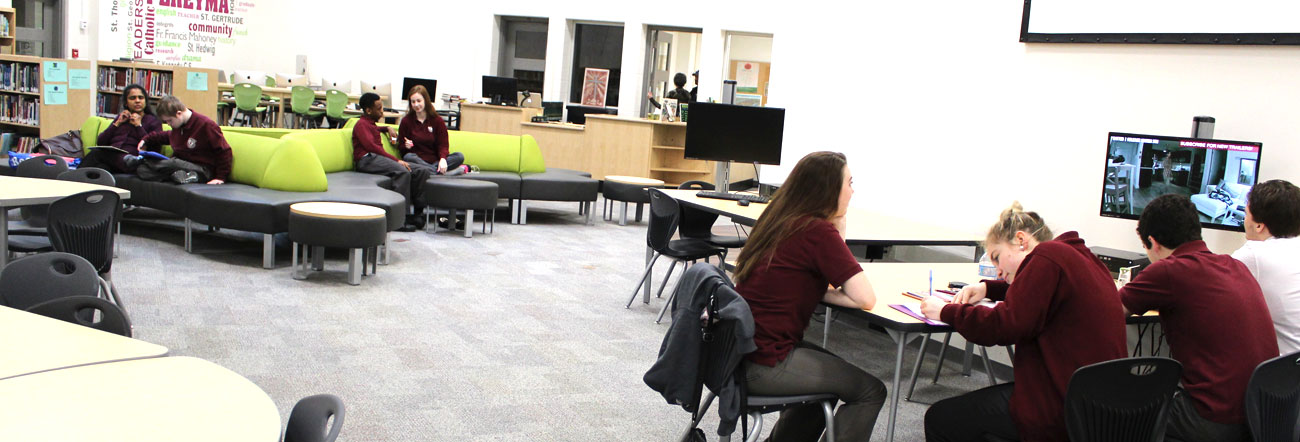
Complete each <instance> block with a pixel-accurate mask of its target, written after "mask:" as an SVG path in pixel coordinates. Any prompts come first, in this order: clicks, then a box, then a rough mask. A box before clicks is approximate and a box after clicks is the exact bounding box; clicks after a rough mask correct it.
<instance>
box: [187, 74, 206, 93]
mask: <svg viewBox="0 0 1300 442" xmlns="http://www.w3.org/2000/svg"><path fill="white" fill-rule="evenodd" d="M185 89H186V90H191V91H206V90H208V73H207V72H190V73H188V74H186V75H185Z"/></svg>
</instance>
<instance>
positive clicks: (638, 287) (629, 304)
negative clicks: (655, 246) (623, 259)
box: [623, 252, 659, 308]
mask: <svg viewBox="0 0 1300 442" xmlns="http://www.w3.org/2000/svg"><path fill="white" fill-rule="evenodd" d="M656 261H659V253H658V252H656V253H655V254H654V257H652V258H650V262H648V263H646V266H645V272H642V273H641V279H640V280H639V281H637V282H636V288H635V289H633V290H632V297H631V298H629V299H628V300H627V306H625V307H623V308H632V301H635V300H636V295H639V294H641V283H643V282H645V279H646V278H648V277H650V271H651V270H654V268H655V262H656ZM645 302H646V304H649V303H650V299H648V298H647V299H646V300H645Z"/></svg>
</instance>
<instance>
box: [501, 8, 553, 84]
mask: <svg viewBox="0 0 1300 442" xmlns="http://www.w3.org/2000/svg"><path fill="white" fill-rule="evenodd" d="M547 23H548V21H547V19H544V18H531V17H501V41H503V42H504V43H505V44H504V45H503V46H502V50H501V53H500V59H499V61H498V63H499V64H498V66H499V68H497V73H496V75H497V76H501V77H511V78H514V79H515V80H517V82H518V89H519V90H520V91H529V92H533V93H536V94H538V95H539V96H540V95H541V93H542V85H543V84H544V83H545V79H546V31H547V29H546V28H547Z"/></svg>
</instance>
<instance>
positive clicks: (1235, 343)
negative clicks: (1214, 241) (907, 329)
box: [1016, 241, 1278, 424]
mask: <svg viewBox="0 0 1300 442" xmlns="http://www.w3.org/2000/svg"><path fill="white" fill-rule="evenodd" d="M1119 295H1120V298H1121V299H1122V300H1123V302H1124V306H1125V307H1127V308H1128V309H1129V311H1131V312H1145V311H1148V310H1159V311H1160V323H1161V325H1162V326H1163V327H1164V331H1165V340H1166V341H1168V342H1169V353H1170V355H1171V356H1173V358H1174V359H1177V360H1178V362H1181V363H1182V364H1183V378H1182V385H1183V389H1184V390H1187V395H1188V397H1190V398H1191V399H1192V403H1193V404H1195V406H1196V412H1197V413H1200V415H1201V417H1203V418H1205V419H1209V420H1212V421H1214V422H1218V423H1222V424H1240V423H1244V422H1245V414H1244V409H1243V408H1242V402H1243V401H1244V395H1245V394H1246V383H1247V382H1249V381H1250V375H1251V374H1252V373H1254V372H1255V366H1257V365H1259V363H1260V362H1264V361H1265V360H1267V359H1269V358H1272V357H1275V356H1277V354H1278V349H1277V336H1276V335H1275V334H1274V332H1273V318H1272V316H1271V315H1269V312H1268V304H1267V303H1265V302H1264V295H1263V293H1261V292H1260V289H1259V283H1258V282H1256V281H1255V277H1254V276H1252V275H1251V274H1250V270H1249V269H1247V268H1246V265H1245V264H1242V263H1241V261H1237V260H1236V259H1233V258H1232V256H1229V255H1216V254H1214V253H1211V252H1210V250H1209V249H1207V248H1206V247H1205V242H1204V241H1188V242H1187V243H1184V244H1183V245H1180V246H1178V247H1176V248H1174V252H1173V254H1172V255H1170V256H1169V257H1168V258H1165V259H1162V260H1160V261H1156V262H1154V263H1151V265H1150V266H1148V267H1147V268H1146V269H1144V270H1142V273H1139V274H1138V276H1137V277H1136V278H1134V280H1133V281H1132V282H1130V283H1128V284H1126V285H1124V288H1123V289H1121V290H1120V292H1119ZM1016 368H1017V369H1019V368H1020V367H1016Z"/></svg>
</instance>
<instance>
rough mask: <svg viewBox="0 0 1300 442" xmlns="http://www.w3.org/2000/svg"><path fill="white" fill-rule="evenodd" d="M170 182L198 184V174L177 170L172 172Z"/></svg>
mask: <svg viewBox="0 0 1300 442" xmlns="http://www.w3.org/2000/svg"><path fill="white" fill-rule="evenodd" d="M172 180H173V181H176V182H177V183H179V184H190V183H197V182H199V174H197V173H194V172H190V171H188V170H178V171H175V172H172Z"/></svg>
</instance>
